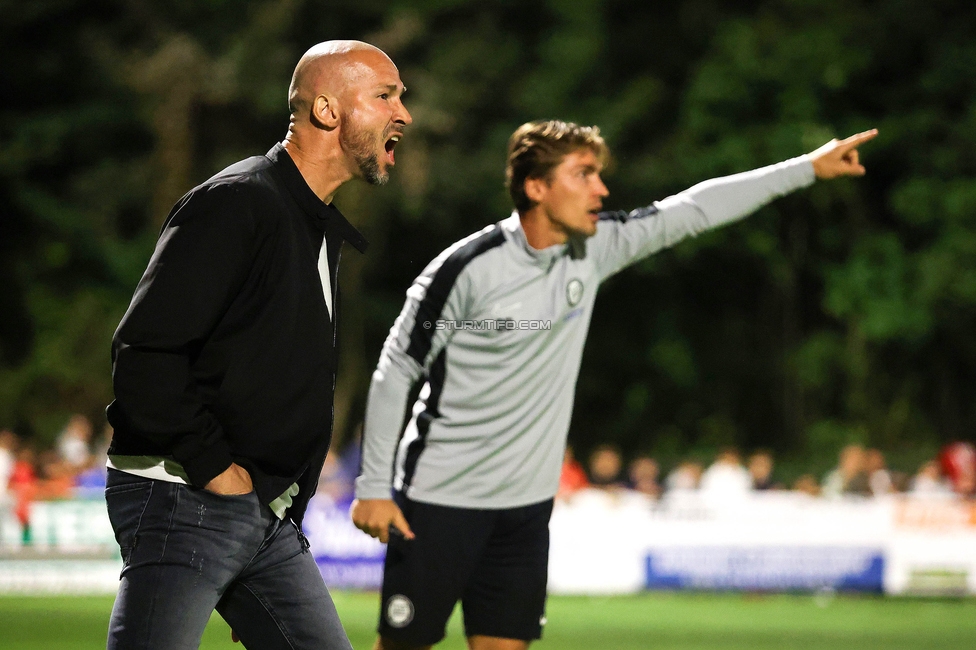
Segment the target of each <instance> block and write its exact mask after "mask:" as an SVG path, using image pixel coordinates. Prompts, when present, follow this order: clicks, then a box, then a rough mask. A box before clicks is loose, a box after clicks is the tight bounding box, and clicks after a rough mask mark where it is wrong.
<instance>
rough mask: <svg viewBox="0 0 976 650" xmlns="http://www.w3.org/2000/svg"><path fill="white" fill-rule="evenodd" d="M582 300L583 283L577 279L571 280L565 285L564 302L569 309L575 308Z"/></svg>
mask: <svg viewBox="0 0 976 650" xmlns="http://www.w3.org/2000/svg"><path fill="white" fill-rule="evenodd" d="M582 299H583V282H582V280H580V279H579V278H573V279H572V280H570V281H569V284H567V285H566V300H567V301H568V302H569V306H570V307H575V306H576V305H578V304H579V301H580V300H582Z"/></svg>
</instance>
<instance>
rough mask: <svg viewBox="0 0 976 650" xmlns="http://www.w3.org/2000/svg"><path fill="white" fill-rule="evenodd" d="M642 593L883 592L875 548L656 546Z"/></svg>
mask: <svg viewBox="0 0 976 650" xmlns="http://www.w3.org/2000/svg"><path fill="white" fill-rule="evenodd" d="M645 568H646V573H645V586H646V587H647V588H648V589H716V590H733V589H734V590H746V591H815V590H818V589H824V588H829V589H836V590H844V591H868V592H877V593H881V592H882V590H883V576H884V556H883V551H882V549H879V548H858V547H839V546H787V547H781V546H771V547H763V546H750V547H735V546H694V547H662V548H655V549H652V550H650V551H649V552H648V554H647V556H646V562H645Z"/></svg>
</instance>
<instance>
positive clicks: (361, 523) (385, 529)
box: [349, 499, 414, 544]
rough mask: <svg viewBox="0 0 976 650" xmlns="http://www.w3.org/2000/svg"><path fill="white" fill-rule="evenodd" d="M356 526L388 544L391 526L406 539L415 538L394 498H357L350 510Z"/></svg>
mask: <svg viewBox="0 0 976 650" xmlns="http://www.w3.org/2000/svg"><path fill="white" fill-rule="evenodd" d="M349 514H350V516H351V517H352V523H353V524H355V525H356V528H358V529H359V530H361V531H363V532H364V533H366V534H367V535H369V536H370V537H375V538H377V539H379V540H380V541H381V542H383V543H384V544H386V543H387V542H388V541H390V527H391V526H392V527H393V528H396V529H397V530H399V531H400V533H401V534H402V535H403V538H404V539H413V538H414V534H413V531H412V530H410V524H408V523H407V519H406V517H404V516H403V512H401V511H400V508H399V506H397V504H396V503H395V502H394V501H393V500H392V499H356V500H355V501H353V502H352V508H351V509H350V511H349Z"/></svg>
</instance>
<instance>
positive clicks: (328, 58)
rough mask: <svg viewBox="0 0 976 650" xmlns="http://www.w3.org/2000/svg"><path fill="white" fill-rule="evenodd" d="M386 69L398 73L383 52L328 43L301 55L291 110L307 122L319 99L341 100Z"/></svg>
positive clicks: (359, 43) (358, 44)
mask: <svg viewBox="0 0 976 650" xmlns="http://www.w3.org/2000/svg"><path fill="white" fill-rule="evenodd" d="M385 67H389V68H392V69H393V70H396V66H395V65H393V61H391V60H390V57H388V56H387V55H386V54H385V53H384V52H383V50H381V49H379V48H378V47H375V46H373V45H370V44H369V43H363V42H362V41H325V42H324V43H319V44H317V45H313V46H312V47H311V48H309V50H308V51H307V52H305V54H304V55H303V56H302V58H301V60H300V61H299V62H298V65H297V66H295V73H294V74H293V75H292V78H291V86H290V87H289V88H288V109H289V110H290V111H291V114H292V116H293V117H295V118H297V119H307V117H308V113H309V109H310V108H311V106H312V102H313V101H314V100H315V98H316V97H318V96H321V95H325V96H330V97H337V98H341V97H343V96H345V95H346V94H347V93H348V92H349V90H350V89H351V88H353V87H355V86H356V85H357V83H360V82H362V81H363V80H364V79H365V78H366V77H368V76H369V75H371V74H374V73H375V71H376V70H377V69H382V68H385Z"/></svg>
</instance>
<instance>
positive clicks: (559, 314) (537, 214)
mask: <svg viewBox="0 0 976 650" xmlns="http://www.w3.org/2000/svg"><path fill="white" fill-rule="evenodd" d="M876 133H877V132H876V131H868V132H865V133H860V134H858V135H855V136H852V137H850V138H848V139H846V140H843V141H836V140H834V141H831V142H829V143H827V144H825V145H824V146H823V147H821V148H819V149H817V150H816V151H814V152H813V153H811V154H808V155H805V156H800V157H798V158H794V159H792V160H788V161H786V162H783V163H779V164H777V165H772V166H769V167H763V168H761V169H757V170H754V171H750V172H746V173H743V174H736V175H733V176H728V177H724V178H718V179H713V180H710V181H706V182H704V183H700V184H698V185H696V186H694V187H692V188H691V189H689V190H686V191H684V192H681V193H680V194H677V195H675V196H672V197H669V198H667V199H664V200H663V201H659V202H656V203H652V204H651V205H649V206H647V207H645V208H639V209H637V210H634V211H633V212H630V213H625V212H600V210H601V208H602V204H603V199H604V197H606V196H607V194H608V191H607V188H606V186H605V185H604V184H603V181H602V180H601V179H600V172H601V171H602V169H603V166H604V164H605V162H606V159H607V156H608V151H607V147H606V145H605V143H604V141H603V139H602V138H601V137H600V134H599V130H598V129H597V128H596V127H581V126H577V125H575V124H568V123H565V122H559V121H550V122H535V123H530V124H525V125H523V126H521V127H520V128H519V129H518V130H516V131H515V133H514V134H513V135H512V138H511V140H510V141H509V154H508V167H507V169H506V177H507V182H508V188H509V192H510V194H511V196H512V200H513V201H514V203H515V210H516V212H515V213H514V214H512V216H511V217H509V218H507V219H504V220H503V221H500V222H499V223H496V224H494V225H491V226H488V227H487V228H485V229H484V230H481V231H480V232H477V233H475V234H473V235H471V236H470V237H467V238H465V239H462V240H461V241H459V242H457V243H455V244H454V245H452V246H451V247H449V248H448V249H447V250H445V251H444V252H443V253H441V254H440V255H438V256H437V258H436V259H434V261H433V262H431V263H430V264H429V265H428V266H427V268H426V269H424V271H423V273H421V274H420V276H419V277H418V278H417V279H416V280H415V281H414V283H413V286H411V287H410V289H409V290H408V291H407V301H406V304H405V305H404V307H403V311H402V312H401V313H400V316H399V317H398V318H397V320H396V322H395V323H394V325H393V328H392V329H391V330H390V335H389V337H388V338H387V340H386V344H385V345H384V347H383V352H382V354H381V356H380V361H379V365H378V367H377V369H376V372H375V373H373V381H372V385H371V386H370V391H369V399H368V402H367V406H366V423H365V431H364V435H363V462H362V475H361V476H360V477H359V478H358V479H357V481H356V497H357V501H356V502H355V503H354V504H353V509H352V517H353V521H354V522H355V524H356V526H357V527H359V528H360V529H362V530H364V531H365V532H367V533H369V534H370V535H372V536H374V537H378V538H379V539H380V540H382V541H384V542H385V541H389V548H388V550H387V556H386V566H385V571H384V582H383V593H382V601H381V616H380V624H379V633H380V638H379V640H378V641H377V644H376V647H377V648H379V649H382V650H390V649H414V648H424V647H430V646H431V645H433V644H435V643H437V642H438V641H440V640H441V639H442V638H443V637H444V627H445V624H446V622H447V620H448V618H449V617H450V614H451V612H452V611H453V609H454V605H455V604H456V603H457V601H458V600H461V602H462V606H463V610H464V626H465V634H466V635H467V637H468V644H469V646H470V647H471V648H472V649H474V650H520V649H524V648H526V647H528V645H529V643H530V641H532V640H533V639H537V638H539V637H540V635H541V631H542V624H543V623H544V609H545V597H546V569H547V563H548V547H549V532H548V523H549V516H550V513H551V511H552V502H553V501H552V500H553V496H554V495H555V493H556V488H557V485H558V482H559V472H560V467H561V464H562V458H563V449H564V447H565V444H566V435H567V432H568V430H569V420H570V414H571V413H572V410H573V409H572V405H573V393H574V389H575V386H576V378H577V375H578V374H579V367H580V359H581V357H582V353H583V344H584V341H585V339H586V332H587V329H588V327H589V323H590V317H591V315H592V313H593V305H594V300H595V298H596V288H597V287H598V286H599V285H600V283H601V282H603V281H604V280H606V279H607V278H608V277H610V276H611V275H613V274H614V273H616V272H618V271H620V270H621V269H623V268H624V267H626V266H627V265H629V264H633V263H634V262H636V261H638V260H640V259H643V258H644V257H647V256H648V255H651V254H652V253H654V252H656V251H658V250H661V249H663V248H667V247H669V246H673V245H674V244H676V243H677V242H679V241H681V240H682V239H684V238H686V237H689V236H693V235H697V234H700V233H702V232H704V231H706V230H709V229H711V228H715V227H718V226H721V225H723V224H726V223H730V222H732V221H735V220H737V219H741V218H743V217H745V216H746V215H748V214H750V213H752V212H754V211H755V210H757V209H758V208H760V207H762V206H763V205H765V204H767V203H768V202H770V201H771V200H773V199H774V198H776V197H778V196H782V195H784V194H788V193H789V192H792V191H794V190H797V189H799V188H801V187H806V186H807V185H810V184H812V183H813V182H814V180H815V179H817V178H822V179H826V178H834V177H837V176H861V175H863V174H864V167H862V166H861V165H860V163H859V161H858V154H857V146H858V145H860V144H861V143H863V142H866V141H867V140H870V139H871V138H873V137H874V136H875V135H876ZM418 381H423V382H424V383H423V388H422V390H421V392H420V397H419V399H418V400H417V402H416V404H414V405H413V410H412V416H411V417H410V419H409V423H408V424H407V427H406V430H405V431H403V435H402V436H401V428H402V423H403V420H404V414H405V413H406V412H407V408H408V406H410V405H408V404H407V400H408V395H409V394H410V392H411V389H412V387H413V386H414V385H415V384H416V383H417V382H418ZM391 468H393V471H391Z"/></svg>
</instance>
